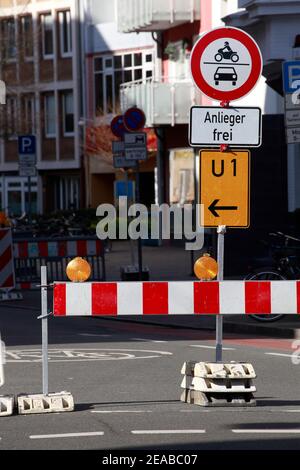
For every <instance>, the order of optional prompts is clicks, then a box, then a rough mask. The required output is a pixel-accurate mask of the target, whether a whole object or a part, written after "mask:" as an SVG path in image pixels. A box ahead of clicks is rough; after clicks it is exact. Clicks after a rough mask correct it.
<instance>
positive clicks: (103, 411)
mask: <svg viewBox="0 0 300 470" xmlns="http://www.w3.org/2000/svg"><path fill="white" fill-rule="evenodd" d="M90 412H91V413H152V411H150V410H91V411H90Z"/></svg>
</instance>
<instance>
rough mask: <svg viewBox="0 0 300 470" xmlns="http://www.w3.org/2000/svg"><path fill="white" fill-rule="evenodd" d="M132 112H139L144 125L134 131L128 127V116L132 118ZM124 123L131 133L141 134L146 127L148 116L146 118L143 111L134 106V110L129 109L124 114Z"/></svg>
mask: <svg viewBox="0 0 300 470" xmlns="http://www.w3.org/2000/svg"><path fill="white" fill-rule="evenodd" d="M132 111H135V112H138V113H139V114H140V116H141V117H142V124H141V125H140V126H139V127H137V128H136V129H132V128H131V127H130V126H128V123H127V119H128V116H130V113H131V112H132ZM123 121H124V126H125V128H126V129H127V130H128V131H129V132H139V131H140V130H141V129H143V128H144V127H145V124H146V116H145V113H144V111H143V110H142V109H140V108H137V107H136V106H132V108H129V109H127V111H126V112H125V113H124V116H123Z"/></svg>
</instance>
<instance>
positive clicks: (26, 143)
mask: <svg viewBox="0 0 300 470" xmlns="http://www.w3.org/2000/svg"><path fill="white" fill-rule="evenodd" d="M18 149H19V155H35V153H36V138H35V135H19V137H18Z"/></svg>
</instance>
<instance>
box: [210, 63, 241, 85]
mask: <svg viewBox="0 0 300 470" xmlns="http://www.w3.org/2000/svg"><path fill="white" fill-rule="evenodd" d="M214 80H215V84H216V85H219V82H226V81H229V82H232V85H234V86H235V85H236V81H237V73H236V70H235V69H234V68H233V67H218V68H217V70H216V73H215V75H214Z"/></svg>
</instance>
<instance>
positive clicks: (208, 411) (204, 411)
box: [179, 410, 211, 413]
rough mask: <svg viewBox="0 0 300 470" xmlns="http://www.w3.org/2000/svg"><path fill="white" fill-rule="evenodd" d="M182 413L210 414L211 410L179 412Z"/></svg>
mask: <svg viewBox="0 0 300 470" xmlns="http://www.w3.org/2000/svg"><path fill="white" fill-rule="evenodd" d="M179 411H180V413H210V412H211V410H179Z"/></svg>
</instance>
